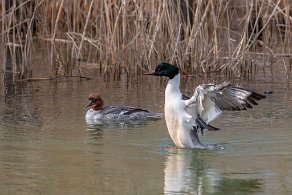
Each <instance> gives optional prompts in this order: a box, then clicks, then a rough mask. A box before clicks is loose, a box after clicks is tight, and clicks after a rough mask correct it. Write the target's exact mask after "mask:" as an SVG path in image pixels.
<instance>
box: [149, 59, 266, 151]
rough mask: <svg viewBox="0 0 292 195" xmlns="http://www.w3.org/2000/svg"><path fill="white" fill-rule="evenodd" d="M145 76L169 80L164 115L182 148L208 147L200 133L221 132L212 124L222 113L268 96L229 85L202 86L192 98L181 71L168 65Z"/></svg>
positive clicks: (164, 64) (177, 144)
mask: <svg viewBox="0 0 292 195" xmlns="http://www.w3.org/2000/svg"><path fill="white" fill-rule="evenodd" d="M144 74H145V75H153V76H165V77H168V78H169V81H168V84H167V87H166V89H165V107H164V112H165V113H164V114H165V120H166V125H167V129H168V132H169V134H170V137H171V139H172V140H173V142H174V144H175V145H176V146H177V147H179V148H205V145H203V144H202V143H201V142H200V140H199V132H201V134H202V135H203V130H205V129H207V130H209V131H217V130H219V129H218V128H216V127H213V126H211V125H209V123H210V122H211V121H213V120H214V119H215V118H217V117H218V116H219V115H220V114H221V113H222V111H224V110H231V111H234V110H238V111H239V110H246V109H247V108H252V105H257V102H256V101H258V100H260V99H262V98H265V96H264V95H261V94H259V93H256V92H254V91H250V90H247V89H243V88H241V87H238V86H233V85H231V84H230V83H228V82H224V83H222V84H220V85H213V84H208V85H206V84H202V85H199V86H198V87H197V88H196V89H195V92H194V95H193V96H192V97H191V98H188V97H187V96H185V95H184V94H182V93H181V91H180V89H179V86H180V74H179V68H178V67H176V66H174V65H171V64H168V63H165V62H163V63H161V64H159V65H158V66H157V67H156V69H155V71H154V72H152V73H144Z"/></svg>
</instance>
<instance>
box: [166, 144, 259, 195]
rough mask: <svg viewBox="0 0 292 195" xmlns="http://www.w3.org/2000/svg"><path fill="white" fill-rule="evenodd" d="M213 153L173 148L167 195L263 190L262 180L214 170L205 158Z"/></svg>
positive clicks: (167, 172)
mask: <svg viewBox="0 0 292 195" xmlns="http://www.w3.org/2000/svg"><path fill="white" fill-rule="evenodd" d="M210 152H213V151H209V150H182V149H177V148H176V149H170V154H169V155H168V156H167V157H166V160H165V167H164V194H180V193H183V194H198V195H200V194H206V193H207V194H209V193H216V194H218V193H219V194H230V193H231V194H235V193H251V192H257V191H260V189H261V185H262V184H261V182H260V180H259V179H237V178H229V177H227V175H228V174H222V173H220V172H219V171H217V170H216V169H214V168H211V167H210V166H209V165H208V163H206V162H205V159H204V156H205V155H206V154H208V153H210Z"/></svg>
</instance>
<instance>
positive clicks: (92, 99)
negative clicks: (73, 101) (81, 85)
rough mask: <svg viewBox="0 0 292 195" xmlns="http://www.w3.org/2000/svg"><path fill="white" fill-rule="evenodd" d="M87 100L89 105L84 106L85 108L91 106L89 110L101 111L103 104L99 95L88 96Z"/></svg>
mask: <svg viewBox="0 0 292 195" xmlns="http://www.w3.org/2000/svg"><path fill="white" fill-rule="evenodd" d="M88 100H89V103H88V105H87V106H86V108H87V107H89V106H91V108H92V109H93V110H101V109H103V103H104V102H103V99H102V98H101V96H100V94H99V93H92V94H90V95H89V97H88Z"/></svg>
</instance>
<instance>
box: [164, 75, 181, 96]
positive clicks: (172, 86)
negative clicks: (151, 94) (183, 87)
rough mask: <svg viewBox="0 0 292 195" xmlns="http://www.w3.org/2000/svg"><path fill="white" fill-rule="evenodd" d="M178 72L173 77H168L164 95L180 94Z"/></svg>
mask: <svg viewBox="0 0 292 195" xmlns="http://www.w3.org/2000/svg"><path fill="white" fill-rule="evenodd" d="M179 85H180V74H177V75H176V76H175V77H173V79H169V81H168V84H167V86H166V89H165V96H170V95H180V94H181V92H180V89H179Z"/></svg>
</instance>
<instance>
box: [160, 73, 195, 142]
mask: <svg viewBox="0 0 292 195" xmlns="http://www.w3.org/2000/svg"><path fill="white" fill-rule="evenodd" d="M174 79H175V78H174ZM174 79H172V80H170V81H169V83H168V85H167V87H166V89H165V108H164V112H165V121H166V125H167V129H168V132H169V135H170V137H171V139H172V140H173V142H174V143H175V145H176V146H177V147H180V148H185V147H193V142H192V138H191V136H190V131H191V130H192V129H193V127H192V126H193V124H194V120H195V119H194V118H193V117H192V116H191V115H189V114H188V113H187V112H186V111H185V106H186V103H185V101H184V100H182V94H181V92H180V90H179V86H177V83H173V80H174Z"/></svg>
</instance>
